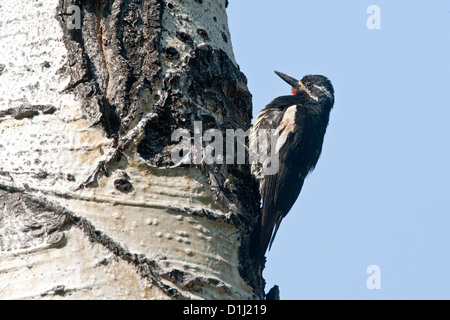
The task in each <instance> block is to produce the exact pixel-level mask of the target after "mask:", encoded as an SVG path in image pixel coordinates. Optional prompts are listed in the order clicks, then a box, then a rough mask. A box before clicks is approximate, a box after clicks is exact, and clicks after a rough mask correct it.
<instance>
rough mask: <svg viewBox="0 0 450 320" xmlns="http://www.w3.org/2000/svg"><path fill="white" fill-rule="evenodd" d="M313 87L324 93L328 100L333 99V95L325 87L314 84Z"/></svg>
mask: <svg viewBox="0 0 450 320" xmlns="http://www.w3.org/2000/svg"><path fill="white" fill-rule="evenodd" d="M314 87H316V88H317V89H319V90H320V91H322V92H323V93H325V94H326V96H327V97H328V98H330V99H333V95H332V94H331V93H330V92H329V91H328V90H327V89H326V88H325V87H322V86H318V85H317V84H315V85H314Z"/></svg>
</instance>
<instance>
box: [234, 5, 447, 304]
mask: <svg viewBox="0 0 450 320" xmlns="http://www.w3.org/2000/svg"><path fill="white" fill-rule="evenodd" d="M370 5H377V6H379V8H380V10H381V29H379V30H370V29H368V28H367V25H366V20H367V19H368V18H369V16H370V14H368V13H366V10H367V8H368V7H369V6H370ZM228 19H229V24H230V29H231V35H232V41H233V47H234V53H235V55H236V59H237V62H238V64H239V65H240V67H241V70H242V71H243V72H244V73H245V75H246V76H247V78H248V86H249V89H250V91H251V92H252V94H253V107H254V116H256V115H257V113H258V112H259V111H260V110H261V109H262V108H263V107H264V105H266V104H267V103H268V102H269V101H270V100H271V99H273V98H275V97H277V96H280V95H285V94H289V93H290V88H289V87H287V86H286V84H285V83H284V82H283V81H282V80H281V79H279V78H278V77H277V76H276V75H275V74H274V73H273V70H278V71H281V72H284V73H287V74H289V75H291V76H293V77H296V78H301V77H302V76H303V75H305V74H323V75H326V76H327V77H329V78H330V80H331V81H332V82H333V85H334V88H335V91H336V104H335V107H334V109H333V111H332V114H331V120H330V125H329V127H328V131H327V135H326V138H325V143H324V148H323V153H322V157H321V159H320V160H319V163H318V165H317V167H316V170H315V171H314V172H313V173H312V174H311V175H310V176H309V177H308V178H307V180H306V182H305V185H304V187H303V190H302V193H301V195H300V197H299V199H298V200H297V202H296V204H295V206H294V207H293V209H292V210H291V212H290V213H289V215H288V216H287V217H286V218H285V219H284V220H283V223H282V224H281V227H280V230H279V232H278V234H277V238H276V240H275V242H274V245H273V247H272V250H271V251H270V252H269V253H268V256H267V258H268V262H267V265H266V270H265V272H264V277H265V279H266V281H267V289H270V288H271V287H272V286H273V285H274V284H278V285H279V286H280V289H281V298H282V299H450V271H449V270H450V204H449V202H450V169H449V166H450V102H449V100H448V95H449V93H450V2H449V1H443V0H433V1H406V0H397V1H377V0H373V1H362V0H358V1H356V0H354V1H348V0H346V1H331V0H318V1H314V2H313V1H300V0H280V1H276V2H274V1H268V0H245V1H240V0H231V1H230V5H229V7H228ZM370 265H377V266H379V267H380V270H381V273H380V280H381V289H374V290H369V289H368V288H367V286H366V280H367V278H368V277H369V274H367V273H366V269H367V267H369V266H370Z"/></svg>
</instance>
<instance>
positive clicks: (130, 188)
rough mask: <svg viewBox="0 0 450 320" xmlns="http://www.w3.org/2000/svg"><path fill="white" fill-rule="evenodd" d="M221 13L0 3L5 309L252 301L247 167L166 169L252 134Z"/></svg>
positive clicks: (181, 1)
mask: <svg viewBox="0 0 450 320" xmlns="http://www.w3.org/2000/svg"><path fill="white" fill-rule="evenodd" d="M227 2H228V1H226V0H195V1H194V0H189V1H186V0H164V1H163V0H96V1H95V0H37V1H29V0H15V1H1V3H0V298H1V299H92V298H96V299H262V298H263V297H264V292H263V287H264V280H263V279H262V276H261V273H262V266H261V265H259V266H255V265H254V264H253V262H252V261H251V259H250V258H249V257H248V250H249V249H248V247H249V238H250V237H249V235H250V233H251V231H252V228H253V227H254V224H255V221H256V217H257V215H258V212H259V200H260V199H259V194H258V191H257V185H256V183H255V182H254V180H253V179H252V178H251V175H250V171H249V167H248V165H245V164H243V165H238V164H234V165H233V164H220V161H217V162H218V163H212V164H207V163H205V161H204V159H203V160H202V161H200V162H199V163H193V164H186V163H184V162H183V163H174V161H173V159H172V157H171V154H172V153H173V150H174V148H175V147H176V146H177V145H178V143H179V141H172V133H173V132H174V131H175V130H177V129H187V130H189V132H191V133H192V135H193V136H194V124H195V123H201V126H202V129H201V130H202V131H201V132H200V134H202V133H204V132H205V131H206V130H208V129H213V128H214V129H219V130H220V131H221V132H223V133H224V136H225V132H226V129H242V130H243V131H246V130H247V129H249V127H250V124H251V117H252V105H251V95H250V93H249V92H248V89H247V85H246V78H245V76H244V75H243V74H242V73H241V72H240V71H239V67H238V66H237V64H236V62H235V60H234V56H233V52H232V46H231V39H230V34H229V31H228V26H227V16H226V11H225V9H226V6H227V5H228V3H227ZM77 19H78V20H77ZM197 133H198V132H197ZM194 140H195V139H194ZM197 142H198V141H197ZM233 144H234V142H233ZM203 146H205V142H203ZM200 160H201V159H200Z"/></svg>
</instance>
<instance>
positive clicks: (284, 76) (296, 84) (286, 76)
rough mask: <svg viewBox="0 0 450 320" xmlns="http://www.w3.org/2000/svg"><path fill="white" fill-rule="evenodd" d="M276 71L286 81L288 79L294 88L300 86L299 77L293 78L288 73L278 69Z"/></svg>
mask: <svg viewBox="0 0 450 320" xmlns="http://www.w3.org/2000/svg"><path fill="white" fill-rule="evenodd" d="M275 73H276V74H277V75H278V76H279V77H280V78H281V79H283V80H284V81H286V82H287V83H288V84H289V85H290V86H291V87H293V88H295V87H298V85H299V82H300V81H298V80H297V79H295V78H292V77H289V76H288V75H286V74H284V73H281V72H278V71H275Z"/></svg>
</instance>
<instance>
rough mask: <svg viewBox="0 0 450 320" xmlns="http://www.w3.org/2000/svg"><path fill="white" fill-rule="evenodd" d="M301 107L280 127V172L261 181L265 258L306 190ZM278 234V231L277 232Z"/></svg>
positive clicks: (287, 112) (290, 110)
mask: <svg viewBox="0 0 450 320" xmlns="http://www.w3.org/2000/svg"><path fill="white" fill-rule="evenodd" d="M299 108H301V106H299V105H298V104H294V105H292V106H290V107H288V108H287V109H285V112H284V113H283V116H282V118H281V119H280V121H278V122H276V123H279V126H278V127H277V130H278V133H279V137H278V139H277V141H276V147H275V148H274V149H275V151H276V152H277V155H276V156H277V158H278V170H277V172H276V173H275V174H273V175H265V176H264V178H263V179H261V182H262V183H261V184H260V189H261V190H260V191H261V195H262V198H263V210H262V215H261V223H260V230H259V237H260V239H259V244H260V248H259V252H260V255H263V254H264V253H265V251H266V250H267V247H268V246H269V245H271V244H272V242H273V240H274V238H275V235H276V231H277V230H278V227H279V225H280V223H281V220H282V219H283V218H284V217H285V216H286V215H287V213H288V212H289V210H290V209H291V208H292V206H293V204H294V203H295V200H296V199H297V197H298V194H299V193H300V190H301V188H302V186H303V179H304V176H302V175H300V165H301V164H300V163H299V161H298V159H296V152H295V150H296V148H297V143H301V139H300V137H301V134H302V128H301V127H299V126H298V125H297V124H296V123H302V121H301V117H303V116H304V114H303V113H302V112H299V111H298V110H299ZM274 230H275V231H274Z"/></svg>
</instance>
